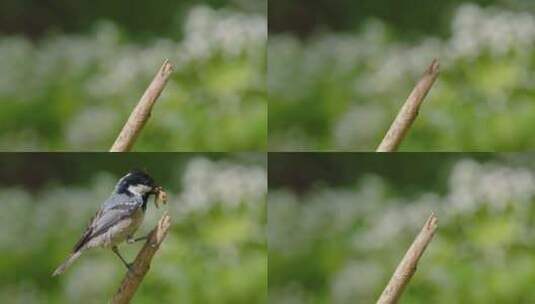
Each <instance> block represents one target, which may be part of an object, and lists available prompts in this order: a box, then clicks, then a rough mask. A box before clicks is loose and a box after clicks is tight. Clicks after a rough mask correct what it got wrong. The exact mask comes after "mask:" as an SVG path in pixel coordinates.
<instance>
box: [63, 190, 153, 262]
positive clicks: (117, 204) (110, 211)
mask: <svg viewBox="0 0 535 304" xmlns="http://www.w3.org/2000/svg"><path fill="white" fill-rule="evenodd" d="M125 198H127V200H126V199H125ZM123 199H125V200H123V201H122V202H121V201H120V200H119V198H114V197H113V196H112V197H110V198H109V199H108V200H107V201H106V202H104V204H103V206H102V208H101V209H100V210H99V211H98V212H97V214H95V216H94V217H93V219H92V220H91V222H90V224H89V226H88V227H87V228H86V230H85V232H84V234H83V235H82V237H81V238H80V240H79V241H78V242H77V243H76V245H74V249H73V252H76V251H78V250H80V248H82V247H83V246H84V245H85V244H86V243H87V242H88V241H90V240H91V239H92V238H94V237H96V236H99V235H101V234H102V233H105V232H106V231H108V229H109V228H110V227H112V226H113V225H115V224H117V223H118V222H120V221H121V220H123V219H125V218H127V217H129V216H131V215H132V214H133V213H134V212H135V211H136V210H137V209H138V208H139V207H141V205H142V203H143V202H139V201H138V200H136V199H134V198H133V197H129V196H126V195H125V196H124V197H123Z"/></svg>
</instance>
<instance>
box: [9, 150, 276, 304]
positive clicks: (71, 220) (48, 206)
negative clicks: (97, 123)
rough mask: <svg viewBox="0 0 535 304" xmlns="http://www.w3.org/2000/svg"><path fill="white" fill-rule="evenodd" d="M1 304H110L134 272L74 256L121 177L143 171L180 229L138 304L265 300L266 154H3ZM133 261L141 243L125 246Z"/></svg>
mask: <svg viewBox="0 0 535 304" xmlns="http://www.w3.org/2000/svg"><path fill="white" fill-rule="evenodd" d="M0 168H1V169H0V201H1V202H2V212H1V213H0V273H1V274H2V275H1V276H0V299H1V302H2V303H25V304H26V303H30V304H31V303H106V302H107V301H108V300H109V299H110V298H111V296H112V295H113V293H114V292H115V291H116V290H117V288H118V286H119V284H120V281H121V279H122V278H123V276H124V275H125V269H124V266H123V265H122V264H121V262H120V261H119V259H118V258H117V257H116V256H115V255H114V254H113V253H112V252H111V250H107V249H100V248H96V249H92V250H90V251H87V252H85V253H84V254H83V255H82V257H81V258H80V259H78V260H77V261H76V262H75V263H74V264H73V265H72V266H71V267H70V268H69V269H68V270H67V271H66V272H65V273H64V274H62V275H61V276H59V277H55V278H52V277H51V273H52V271H54V269H55V268H56V267H57V266H58V265H59V264H60V263H61V262H62V261H63V260H64V259H65V258H66V257H67V256H68V254H69V252H70V250H71V249H72V247H73V245H74V243H75V242H76V241H77V240H78V238H79V237H80V235H81V233H82V232H83V230H84V228H85V227H86V225H87V223H88V221H89V220H90V219H91V217H92V216H93V215H94V214H95V212H96V210H97V209H98V208H99V206H100V205H101V203H102V202H104V200H105V199H107V198H108V196H109V195H110V194H111V191H112V190H113V188H114V186H115V183H116V182H117V180H118V179H119V178H120V177H121V176H123V175H124V174H125V173H126V172H127V171H128V170H130V169H132V168H144V169H145V170H146V171H147V172H149V173H150V174H151V175H152V176H153V177H154V179H155V180H156V182H157V183H159V184H160V185H162V186H163V187H164V188H165V189H166V191H167V193H168V204H167V205H164V206H163V207H160V209H156V208H155V207H154V205H153V204H152V199H151V203H150V205H149V207H148V209H147V214H146V217H145V221H144V223H143V225H142V226H141V228H140V229H139V231H138V233H137V234H139V235H140V236H141V235H145V234H146V233H147V232H149V231H150V230H151V229H152V228H153V227H154V225H155V224H156V222H157V221H158V219H159V218H160V216H161V215H162V213H163V212H164V211H168V212H169V213H170V215H171V217H172V223H173V224H172V229H171V230H170V233H169V235H168V236H167V239H166V240H165V241H164V243H163V245H162V247H161V248H160V250H159V251H158V253H157V255H156V256H155V258H154V259H153V262H152V265H151V269H150V271H149V273H148V274H147V276H146V277H145V279H144V281H143V283H142V285H141V286H140V288H139V289H138V291H137V293H136V295H135V297H134V300H133V303H155V302H160V303H266V302H267V282H266V277H267V247H266V236H265V225H266V192H267V181H266V157H265V155H262V154H255V153H249V154H247V153H244V154H189V153H186V154H184V153H182V154H171V153H143V154H136V153H133V154H128V155H118V154H91V153H76V154H62V153H54V154H50V153H47V154H41V153H39V154H34V153H25V154H4V155H2V159H1V160H0ZM119 248H120V250H121V253H122V254H123V255H124V256H125V257H126V259H127V260H129V261H130V260H133V259H134V257H135V255H136V254H137V252H138V251H139V249H140V248H141V244H134V245H126V244H124V245H120V246H119Z"/></svg>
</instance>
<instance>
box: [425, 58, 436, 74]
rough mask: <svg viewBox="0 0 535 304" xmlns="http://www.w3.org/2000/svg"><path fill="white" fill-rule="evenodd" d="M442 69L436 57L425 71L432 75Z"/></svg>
mask: <svg viewBox="0 0 535 304" xmlns="http://www.w3.org/2000/svg"><path fill="white" fill-rule="evenodd" d="M439 71H440V63H439V61H438V59H437V58H434V59H433V61H431V64H430V65H429V67H428V68H427V70H426V71H425V73H426V74H430V75H436V74H438V72H439Z"/></svg>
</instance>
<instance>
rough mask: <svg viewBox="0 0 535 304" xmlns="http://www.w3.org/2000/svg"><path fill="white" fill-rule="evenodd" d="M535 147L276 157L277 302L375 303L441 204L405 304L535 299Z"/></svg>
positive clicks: (272, 244)
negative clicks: (530, 151)
mask: <svg viewBox="0 0 535 304" xmlns="http://www.w3.org/2000/svg"><path fill="white" fill-rule="evenodd" d="M534 157H535V155H534V154H459V153H456V154H440V153H439V154H437V153H434V154H429V153H425V154H422V153H420V154H403V153H402V154H390V155H383V154H380V155H379V154H337V155H333V154H308V155H306V156H303V155H297V154H278V155H275V156H273V157H272V155H270V159H269V183H270V185H269V195H268V215H269V217H268V247H269V258H268V259H269V264H268V272H269V277H268V284H269V301H270V303H281V304H287V303H292V304H299V303H317V304H319V303H340V304H343V303H374V302H375V301H376V300H377V299H378V297H379V295H380V294H381V292H382V290H383V288H384V287H385V286H386V284H387V282H388V280H389V279H390V276H391V275H392V273H393V271H394V269H395V267H396V266H397V264H398V263H399V261H400V260H401V258H402V256H403V255H404V254H405V252H406V250H407V249H408V247H409V245H410V244H411V243H412V241H413V239H414V237H415V236H416V234H417V233H418V231H419V230H420V229H421V227H422V225H423V223H424V222H425V220H426V219H427V218H428V217H429V215H430V214H431V212H435V213H436V214H437V216H438V222H439V227H438V230H437V233H436V234H435V237H434V239H433V241H432V242H431V244H430V245H429V247H428V248H427V250H426V252H425V253H424V255H423V257H422V259H421V260H420V263H419V266H418V270H417V271H416V274H415V275H414V277H413V278H412V280H411V281H410V283H409V285H408V287H407V289H406V290H405V292H404V294H403V296H402V299H401V301H400V302H401V303H438V304H441V303H444V304H449V303H533V302H534V301H535V290H534V289H533V284H535V258H534V257H535V255H534V252H535V204H534V202H535V162H533V159H534ZM294 164H295V166H294ZM303 168H307V169H306V171H301V169H303Z"/></svg>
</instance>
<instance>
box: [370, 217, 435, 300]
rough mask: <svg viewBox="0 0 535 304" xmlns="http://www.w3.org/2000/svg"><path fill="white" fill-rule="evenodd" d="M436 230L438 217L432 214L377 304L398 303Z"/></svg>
mask: <svg viewBox="0 0 535 304" xmlns="http://www.w3.org/2000/svg"><path fill="white" fill-rule="evenodd" d="M436 229H437V217H436V216H435V214H434V213H432V214H431V216H430V217H429V219H427V221H426V222H425V224H424V227H423V228H422V230H421V231H420V233H419V234H418V236H417V237H416V239H415V240H414V242H412V245H411V247H409V250H407V253H405V256H404V257H403V259H402V260H401V262H400V263H399V264H398V267H397V268H396V271H395V272H394V274H393V275H392V278H391V279H390V281H389V282H388V285H387V286H386V288H385V289H384V290H383V293H382V294H381V297H380V298H379V300H378V301H377V304H394V303H397V301H398V300H399V298H400V297H401V294H402V293H403V289H404V288H405V286H407V284H408V283H409V280H410V279H411V278H412V275H413V274H414V272H416V266H417V265H418V260H419V259H420V257H421V256H422V254H423V253H424V251H425V248H426V247H427V245H428V244H429V243H430V242H431V240H432V239H433V235H434V234H435V231H436Z"/></svg>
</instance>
